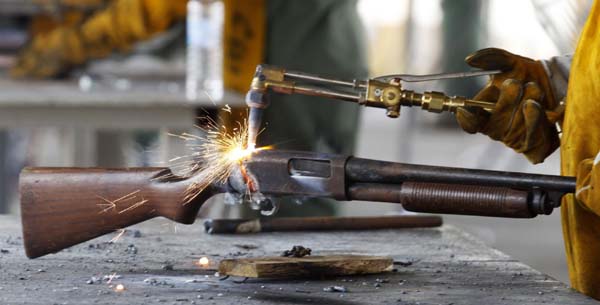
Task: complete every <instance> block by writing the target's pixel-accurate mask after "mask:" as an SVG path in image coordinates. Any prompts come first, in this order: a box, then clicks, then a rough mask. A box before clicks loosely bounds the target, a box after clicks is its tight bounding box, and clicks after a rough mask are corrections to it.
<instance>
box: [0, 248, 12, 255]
mask: <svg viewBox="0 0 600 305" xmlns="http://www.w3.org/2000/svg"><path fill="white" fill-rule="evenodd" d="M9 252H10V251H8V250H7V249H0V253H2V254H6V253H9Z"/></svg>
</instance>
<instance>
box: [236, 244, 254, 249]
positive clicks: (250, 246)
mask: <svg viewBox="0 0 600 305" xmlns="http://www.w3.org/2000/svg"><path fill="white" fill-rule="evenodd" d="M234 246H236V247H238V248H240V249H244V250H254V249H257V248H258V246H257V245H252V244H236V245H234Z"/></svg>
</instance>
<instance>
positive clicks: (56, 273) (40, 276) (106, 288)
mask: <svg viewBox="0 0 600 305" xmlns="http://www.w3.org/2000/svg"><path fill="white" fill-rule="evenodd" d="M20 236H21V233H20V220H19V219H18V218H17V217H15V216H1V217H0V250H1V251H0V304H323V305H324V304H404V305H409V304H410V305H416V304H420V305H432V304H444V305H450V304H455V305H470V304H473V305H475V304H477V305H480V304H519V305H525V304H562V305H569V304H573V305H575V304H577V305H585V304H597V303H596V301H594V300H593V299H591V298H588V297H586V296H584V295H581V294H579V293H577V292H576V291H574V290H572V289H570V288H568V287H567V286H565V285H564V284H563V283H561V282H558V281H556V280H554V279H553V278H551V277H549V276H546V275H544V274H542V273H540V272H539V271H536V270H533V269H532V268H530V267H528V266H526V265H524V264H523V263H520V262H518V261H516V260H514V259H511V258H510V257H509V256H508V255H506V254H504V253H501V252H499V251H497V250H494V249H492V248H489V247H487V246H486V245H484V244H483V243H482V242H480V241H478V240H477V239H475V238H473V237H472V236H470V235H468V234H466V233H464V232H462V231H460V230H458V229H457V228H455V227H452V226H443V227H440V228H430V229H396V230H379V231H354V232H352V231H346V232H342V231H339V232H318V233H315V232H312V233H309V232H291V233H260V234H251V235H209V234H206V233H204V232H203V227H202V224H201V222H200V221H198V222H197V223H196V224H194V225H191V226H183V225H178V226H176V227H174V226H173V224H172V223H171V222H169V221H167V220H164V219H155V220H152V221H149V222H146V223H142V224H140V225H137V226H135V227H132V228H128V229H127V231H125V233H124V234H122V236H121V237H120V238H119V239H118V240H117V241H115V242H112V243H109V242H108V241H109V240H110V239H111V238H113V237H115V235H107V236H103V237H100V238H98V239H96V240H93V241H91V242H88V243H85V244H82V245H78V246H75V247H72V248H71V249H68V250H65V251H62V252H59V253H57V254H52V255H48V256H45V257H42V258H38V259H35V260H29V259H27V258H26V257H25V255H24V252H23V245H22V239H21V237H20ZM292 245H303V246H306V247H310V248H312V250H313V255H328V254H366V255H389V256H391V257H393V258H394V270H392V271H390V272H386V273H382V274H376V275H363V276H345V277H332V278H322V279H304V278H295V279H288V280H267V279H247V280H246V281H242V279H241V278H228V279H222V278H221V277H220V276H219V275H216V274H215V268H216V264H217V262H218V261H219V260H220V259H223V258H231V257H251V256H264V255H278V254H279V253H281V252H282V251H283V250H286V249H289V248H291V246H292ZM539 255H540V256H543V255H544V253H539ZM203 256H206V257H208V258H209V260H210V262H211V264H210V265H209V266H208V267H201V266H200V265H198V264H196V262H197V261H198V259H199V258H201V257H203ZM105 276H106V277H105ZM103 277H105V278H104V279H103ZM111 277H112V280H110V283H107V282H108V279H110V278H111ZM119 284H121V285H123V288H124V290H122V291H117V289H116V287H117V285H119ZM331 286H343V287H344V288H345V289H346V290H347V291H346V292H339V291H338V292H327V291H324V288H327V287H331Z"/></svg>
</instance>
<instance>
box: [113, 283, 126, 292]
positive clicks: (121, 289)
mask: <svg viewBox="0 0 600 305" xmlns="http://www.w3.org/2000/svg"><path fill="white" fill-rule="evenodd" d="M115 291H116V292H122V291H125V286H123V284H118V285H117V286H115Z"/></svg>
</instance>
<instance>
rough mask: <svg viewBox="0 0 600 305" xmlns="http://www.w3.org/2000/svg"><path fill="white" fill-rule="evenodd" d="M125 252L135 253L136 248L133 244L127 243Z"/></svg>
mask: <svg viewBox="0 0 600 305" xmlns="http://www.w3.org/2000/svg"><path fill="white" fill-rule="evenodd" d="M125 252H127V253H129V254H134V255H135V254H137V253H138V249H137V247H136V246H135V245H134V244H129V246H127V249H125Z"/></svg>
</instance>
